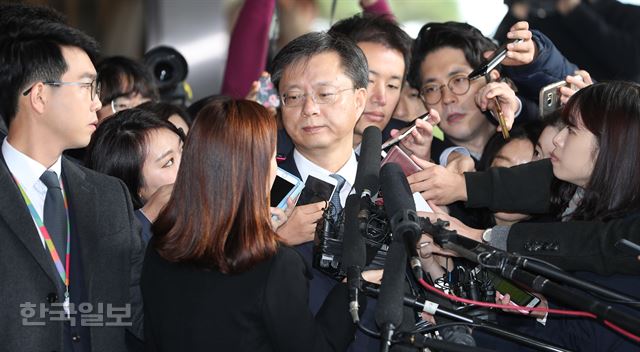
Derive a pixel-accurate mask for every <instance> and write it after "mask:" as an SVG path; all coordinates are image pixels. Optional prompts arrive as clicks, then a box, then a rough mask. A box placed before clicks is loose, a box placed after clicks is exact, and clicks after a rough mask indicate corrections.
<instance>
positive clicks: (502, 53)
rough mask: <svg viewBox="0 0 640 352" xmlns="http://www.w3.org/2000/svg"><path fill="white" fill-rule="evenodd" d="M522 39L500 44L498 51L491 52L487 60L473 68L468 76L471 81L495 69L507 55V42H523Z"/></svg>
mask: <svg viewBox="0 0 640 352" xmlns="http://www.w3.org/2000/svg"><path fill="white" fill-rule="evenodd" d="M521 42H523V40H522V39H516V40H512V41H507V43H505V44H503V45H502V46H500V47H499V48H498V49H496V51H494V52H493V54H491V56H490V57H489V58H488V59H487V62H486V63H485V64H484V65H482V66H480V67H478V68H477V69H475V70H473V71H472V72H471V73H470V74H469V75H468V76H467V77H468V78H469V80H470V81H475V80H476V79H478V78H482V77H485V76H486V75H488V74H489V72H491V70H493V69H495V68H496V67H497V66H498V65H500V63H501V62H502V61H503V60H504V59H505V58H506V57H507V44H511V43H521Z"/></svg>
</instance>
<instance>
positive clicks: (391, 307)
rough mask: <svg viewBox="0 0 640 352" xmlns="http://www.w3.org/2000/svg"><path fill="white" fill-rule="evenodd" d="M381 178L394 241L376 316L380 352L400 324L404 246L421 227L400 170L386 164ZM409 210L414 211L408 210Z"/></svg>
mask: <svg viewBox="0 0 640 352" xmlns="http://www.w3.org/2000/svg"><path fill="white" fill-rule="evenodd" d="M380 176H381V180H382V192H383V194H384V203H385V204H384V207H385V211H386V213H387V215H388V216H389V219H390V223H391V232H392V233H393V240H392V242H391V246H390V247H389V252H388V254H387V259H386V262H385V264H384V274H383V276H382V285H381V286H380V295H379V297H378V305H377V306H376V312H375V317H376V323H378V326H380V327H381V329H382V337H381V339H382V342H381V350H382V351H387V350H388V349H389V347H390V345H391V338H392V336H393V333H394V332H395V330H396V328H398V327H399V326H400V324H401V323H402V301H403V297H404V272H405V267H406V263H407V249H406V243H408V242H411V241H410V240H409V237H414V233H416V234H417V235H418V236H419V235H420V227H419V226H418V224H417V223H416V222H415V221H412V219H418V217H417V214H416V212H415V205H414V204H413V198H412V197H411V193H410V191H409V184H408V183H407V178H406V176H404V173H403V172H402V169H401V168H400V166H399V165H397V164H394V163H389V164H386V165H385V166H383V167H382V169H381V170H380ZM403 181H404V182H403ZM407 200H408V201H407ZM412 206H413V210H411V207H412ZM412 222H413V225H412V224H411V223H412ZM415 242H417V240H416V241H414V242H413V246H414V247H415Z"/></svg>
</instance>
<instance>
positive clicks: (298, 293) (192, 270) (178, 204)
mask: <svg viewBox="0 0 640 352" xmlns="http://www.w3.org/2000/svg"><path fill="white" fill-rule="evenodd" d="M275 150H276V121H275V120H274V119H273V117H272V116H271V115H270V114H269V112H268V111H267V110H266V109H265V108H264V107H262V106H261V105H259V104H257V103H254V102H250V101H246V100H240V101H236V100H232V99H229V98H220V99H217V100H214V101H212V102H211V103H209V104H208V105H207V106H206V107H205V108H203V110H202V111H201V112H200V113H199V114H198V117H197V118H196V121H195V122H194V124H193V126H192V129H191V131H190V133H189V136H188V138H187V141H186V143H185V145H184V150H183V156H182V165H181V168H180V170H179V172H178V177H177V179H176V182H175V185H174V190H173V193H172V196H171V199H170V200H169V203H168V204H167V206H166V207H165V209H164V211H163V212H162V213H161V214H160V216H159V217H158V220H157V221H156V223H155V224H154V226H153V233H154V238H153V239H152V241H151V242H150V244H149V247H150V248H149V249H148V251H147V255H146V258H145V265H144V269H143V274H142V290H143V298H144V302H145V304H144V307H145V338H146V345H147V349H148V350H151V351H156V350H158V351H204V350H206V351H211V350H219V351H301V350H308V351H334V350H335V351H340V350H345V349H346V347H347V346H348V344H349V342H350V341H351V340H352V339H353V335H354V331H355V327H354V326H353V324H352V323H351V321H350V318H349V314H348V294H347V289H346V286H345V285H343V284H338V285H336V286H335V288H334V289H333V291H332V292H331V293H330V295H329V296H328V297H327V299H326V301H325V303H324V305H323V307H322V309H321V310H320V312H319V313H318V314H317V315H316V316H315V317H314V316H313V315H312V314H311V312H310V311H309V308H308V302H307V301H308V282H307V281H308V279H309V275H310V274H309V271H308V268H307V267H306V266H305V264H304V262H303V260H302V258H301V257H300V256H299V255H298V254H297V252H296V251H295V250H293V249H291V248H289V247H287V246H285V245H283V244H282V243H281V242H280V239H279V238H278V236H277V235H276V233H275V232H274V231H273V229H272V227H271V222H270V212H269V189H270V188H271V185H272V183H273V181H274V178H275V174H276V162H275Z"/></svg>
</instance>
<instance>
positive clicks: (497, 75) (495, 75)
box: [489, 70, 500, 82]
mask: <svg viewBox="0 0 640 352" xmlns="http://www.w3.org/2000/svg"><path fill="white" fill-rule="evenodd" d="M489 77H490V78H491V82H497V81H498V80H499V79H500V71H498V70H491V72H489Z"/></svg>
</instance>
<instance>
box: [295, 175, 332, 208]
mask: <svg viewBox="0 0 640 352" xmlns="http://www.w3.org/2000/svg"><path fill="white" fill-rule="evenodd" d="M337 183H338V181H337V180H336V179H334V178H332V177H322V176H319V175H309V176H308V177H307V180H306V181H305V183H304V189H303V190H302V192H301V193H300V197H298V203H297V205H305V204H311V203H317V202H322V201H326V202H328V201H329V200H330V199H331V196H332V195H333V192H334V191H335V189H336V184H337Z"/></svg>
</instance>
